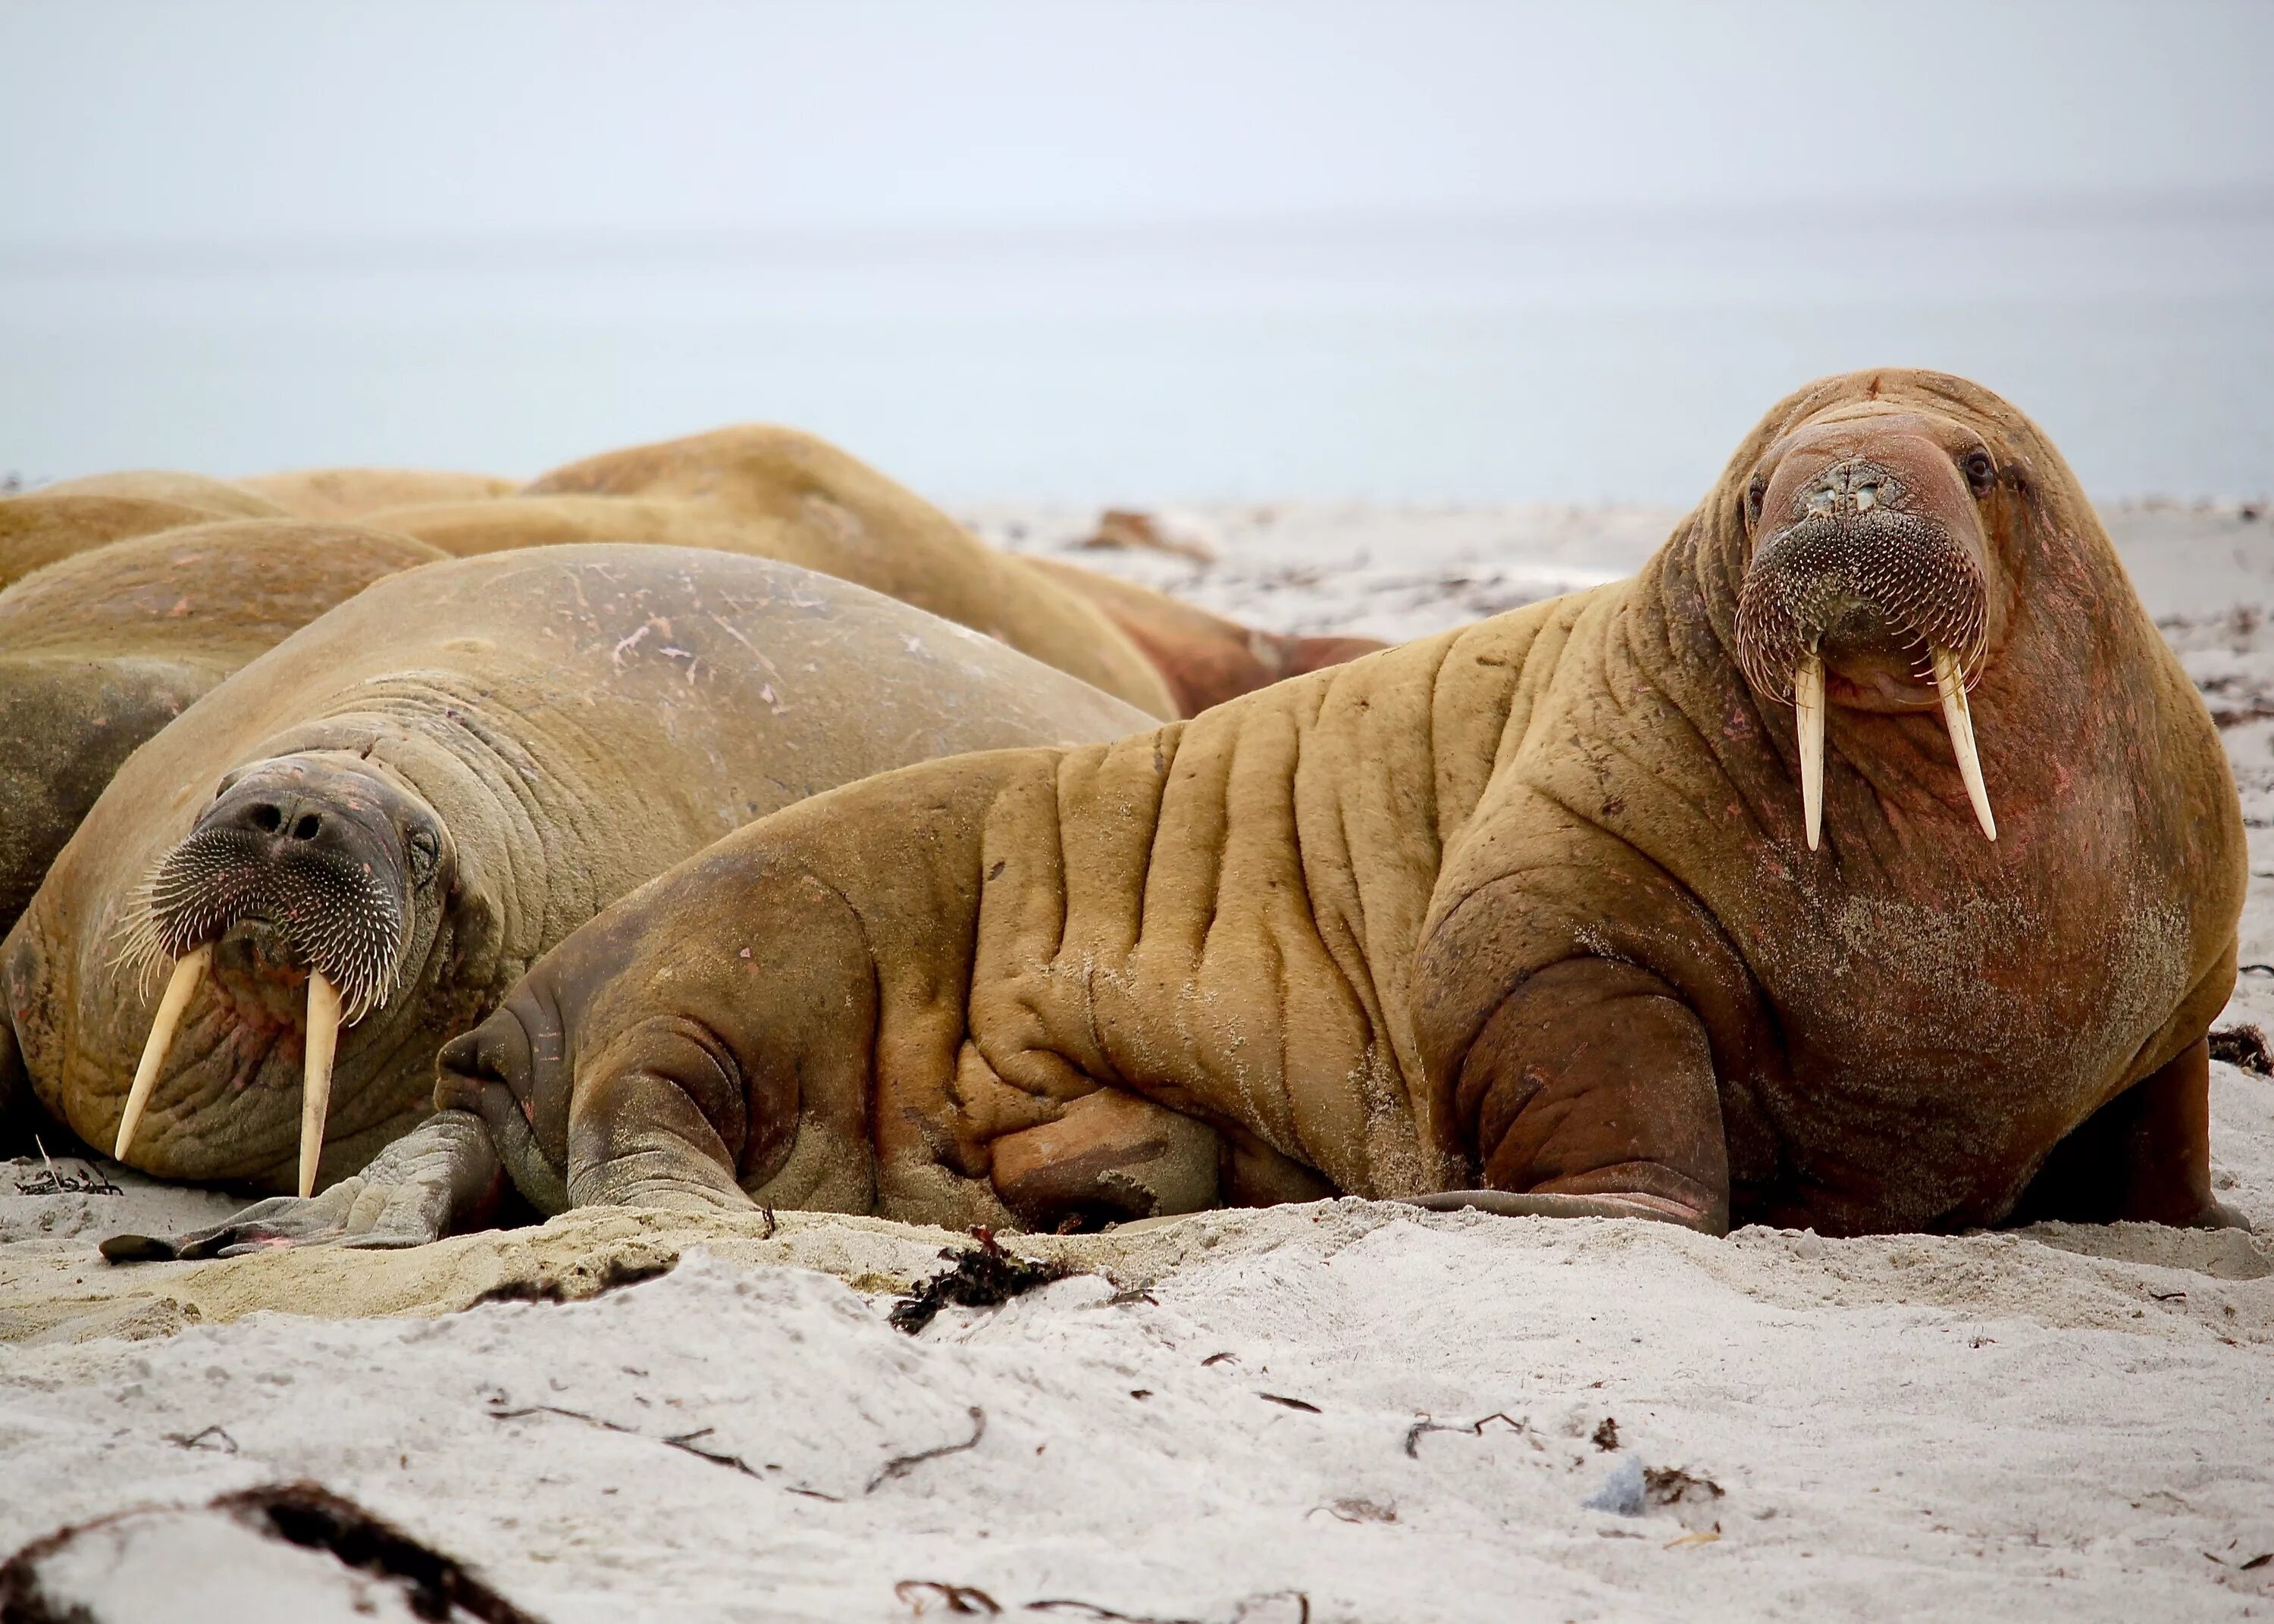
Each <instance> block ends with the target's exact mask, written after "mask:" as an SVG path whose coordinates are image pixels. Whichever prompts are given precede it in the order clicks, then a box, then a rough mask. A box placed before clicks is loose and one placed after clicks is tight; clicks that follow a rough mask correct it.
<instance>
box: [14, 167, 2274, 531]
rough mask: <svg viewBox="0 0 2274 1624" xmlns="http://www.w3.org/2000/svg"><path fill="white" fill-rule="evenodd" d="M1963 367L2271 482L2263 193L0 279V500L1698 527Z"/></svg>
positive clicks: (883, 241)
mask: <svg viewBox="0 0 2274 1624" xmlns="http://www.w3.org/2000/svg"><path fill="white" fill-rule="evenodd" d="M1886 364H1910V365H1928V366H1936V367H1942V368H1946V369H1948V370H1952V371H1955V372H1964V373H1968V374H1969V375H1971V376H1973V377H1976V378H1978V379H1980V380H1983V381H1984V382H1986V383H1989V384H1991V385H1992V386H1993V387H1997V388H1999V389H2000V390H2002V391H2004V392H2005V393H2006V394H2007V395H2009V396H2011V397H2012V398H2013V399H2014V400H2015V401H2017V402H2020V403H2021V404H2022V406H2023V407H2024V408H2025V409H2027V410H2029V411H2030V412H2032V413H2033V414H2035V415H2036V416H2037V417H2038V418H2039V419H2040V421H2042V422H2043V423H2044V424H2045V425H2046V426H2047V427H2048V428H2049V429H2050V430H2051V431H2052V433H2053V435H2054V437H2055V438H2056V440H2059V443H2060V444H2061V445H2062V446H2063V447H2064V448H2065V449H2066V450H2067V453H2068V455H2069V457H2070V460H2071V461H2072V462H2074V464H2075V465H2076V467H2077V469H2078V470H2079V471H2080V473H2081V474H2082V477H2083V478H2084V480H2085V482H2086V484H2087V485H2089V486H2090V488H2091V489H2093V490H2094V491H2095V492H2097V493H2100V494H2102V495H2105V496H2117V495H2132V494H2150V493H2163V494H2172V495H2180V496H2209V495H2224V496H2256V495H2262V494H2263V493H2265V492H2268V491H2269V490H2270V488H2274V200H2270V199H2245V200H2241V201H2239V202H2232V203H2227V204H2218V205H2214V204H2208V203H2203V204H2188V205H2184V206H2182V205H2176V204H2174V205H2166V206H2162V207H2128V208H2120V207H2099V208H2093V209H2080V208H2077V207H2067V208H2062V209H2041V210H2034V211H2033V210H2029V209H2022V208H2012V209H1999V208H1990V207H1979V208H1974V209H1971V210H1963V211H1960V210H1954V211H1948V212H1946V213H1943V214H1922V211H1919V210H1916V209H1912V210H1909V211H1903V210H1894V211H1887V212H1880V211H1879V209H1878V208H1877V207H1876V206H1875V205H1874V203H1873V202H1872V200H1871V199H1849V198H1837V199H1825V201H1824V204H1823V206H1822V207H1821V208H1820V209H1815V208H1802V209H1795V208H1782V209H1779V210H1774V211H1764V212H1763V215H1762V217H1761V218H1759V219H1749V218H1746V217H1743V216H1742V215H1729V216H1722V217H1714V218H1699V217H1686V218H1653V219H1642V220H1632V219H1606V218H1574V219H1569V220H1556V221H1532V222H1473V221H1472V222H1459V221H1443V220H1404V221H1401V220H1363V221H1352V220H1343V221H1323V222H1309V223H1299V224H1282V225H1276V226H1270V227H1263V226H1255V225H1239V226H1225V227H1223V228H1197V227H1180V228H1177V229H1162V230H1158V231H1148V232H1114V233H1099V234H1080V233H1047V232H1044V233H1037V232H1023V233H984V232H974V233H968V234H960V235H928V236H865V237H810V238H788V239H786V238H674V239H667V240H666V239H641V238H624V239H612V238H605V237H596V238H579V239H575V240H561V241H525V240H501V241H472V242H460V243H388V244H364V245H358V244H339V243H329V244H273V245H267V246H260V245H235V246H217V245H204V246H180V247H172V248H159V247H151V246H140V247H132V246H122V247H110V248H104V249H100V250H87V249H82V250H73V251H60V250H53V251H44V252H34V251H24V250H9V249H5V248H0V367H4V372H0V379H4V382H5V387H4V389H0V472H13V473H15V474H17V475H19V476H20V477H25V478H27V479H37V478H55V477H67V476H70V475H73V474H79V473H85V472H89V471H92V470H99V469H106V468H117V467H126V466H172V467H184V468H193V469H199V470H207V471H212V472H218V473H244V472H253V471H259V470H267V469H274V468H282V467H293V466H305V465H310V464H317V463H328V462H399V463H414V464H432V465H441V466H451V467H465V468H478V469H485V470H495V471H499V472H503V473H508V474H528V473H534V472H536V471H537V470H541V469H543V468H546V467H547V466H549V465H551V464H553V463H556V462H563V461H566V460H568V459H569V458H572V457H575V456H578V455H584V454H586V453H589V452H592V451H596V450H599V449H602V448H605V447H612V446H618V445H623V444H627V443H630V442H634V441H637V440H651V439H657V438H660V437H663V436H666V435H672V434H677V433H682V432H689V431H692V430H696V429H700V428H704V427H709V426H712V425H718V424H720V423H725V422H729V421H734V420H736V419H749V418H764V419H772V420H776V421H782V422H789V423H794V424H799V425H804V426H807V427H809V428H812V429H815V430H817V431H819V432H822V433H825V434H827V435H829V436H831V437H832V438H833V439H836V440H839V441H840V442H841V443H843V444H844V445H846V446H847V447H849V448H851V449H853V450H855V451H856V452H857V453H859V454H860V455H863V456H865V457H867V458H869V459H870V461H872V462H877V463H878V464H880V465H882V466H883V467H884V468H885V469H886V470H889V471H890V472H892V473H893V474H895V475H897V476H898V477H900V478H902V479H903V480H905V481H907V482H908V483H910V484H912V485H915V486H917V487H918V488H920V489H922V490H924V491H926V492H930V493H932V494H934V495H936V496H938V497H940V498H942V499H944V500H950V501H954V500H978V499H984V498H1032V499H1038V500H1045V499H1046V500H1073V501H1094V500H1096V501H1103V500H1144V501H1160V500H1227V499H1229V500H1238V499H1247V498H1256V499H1261V498H1281V497H1320V498H1337V497H1361V498H1372V499H1375V500H1388V501H1402V502H1414V501H1419V502H1435V501H1445V502H1477V501H1495V500H1559V501H1582V502H1585V501H1594V500H1630V501H1661V502H1672V503H1679V502H1684V501H1687V500H1690V499H1692V498H1694V497H1695V496H1696V494H1697V493H1698V491H1699V490H1701V489H1702V488H1703V487H1704V485H1706V483H1707V481H1709V480H1710V479H1711V478H1712V477H1713V475H1714V474H1715V472H1716V471H1717V470H1718V469H1719V467H1720V464H1721V460H1722V459H1723V457H1725V456H1726V455H1728V450H1729V448H1730V447H1731V446H1732V445H1733V444H1734V443H1735V441H1736V439H1737V437H1738V435H1739V434H1740V433H1741V432H1743V430H1744V429H1745V428H1746V427H1747V426H1748V425H1750V424H1751V422H1752V421H1753V420H1754V418H1755V417H1758V415H1759V413H1760V412H1761V410H1763V409H1764V408H1765V407H1766V406H1767V405H1768V404H1769V403H1770V402H1772V401H1773V400H1774V399H1775V398H1776V397H1777V396H1779V395H1781V394H1782V393H1784V392H1785V391H1787V390H1788V389H1790V388H1791V387H1794V386H1795V385H1796V384H1799V383H1801V382H1803V381H1804V380H1808V379H1810V378H1811V377H1815V376H1817V375H1819V374H1821V373H1824V372H1834V371H1840V370H1843V369H1846V368H1849V367H1854V366H1864V365H1886Z"/></svg>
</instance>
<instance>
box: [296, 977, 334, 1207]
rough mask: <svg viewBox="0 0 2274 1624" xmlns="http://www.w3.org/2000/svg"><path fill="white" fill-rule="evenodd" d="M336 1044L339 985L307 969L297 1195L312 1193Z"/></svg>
mask: <svg viewBox="0 0 2274 1624" xmlns="http://www.w3.org/2000/svg"><path fill="white" fill-rule="evenodd" d="M339 1044H340V989H338V988H336V987H335V986H333V985H332V983H331V982H330V981H329V980H328V979H327V978H326V977H325V974H324V973H323V972H322V971H321V970H311V971H309V972H308V1057H307V1061H306V1063H305V1069H304V1070H303V1071H301V1073H300V1195H301V1199H304V1200H305V1199H306V1198H308V1197H309V1196H312V1195H313V1194H315V1193H316V1162H317V1160H318V1158H320V1156H322V1154H324V1115H325V1113H326V1112H327V1111H328V1110H329V1109H331V1103H332V1055H333V1053H334V1052H335V1050H336V1049H338V1048H339Z"/></svg>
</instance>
